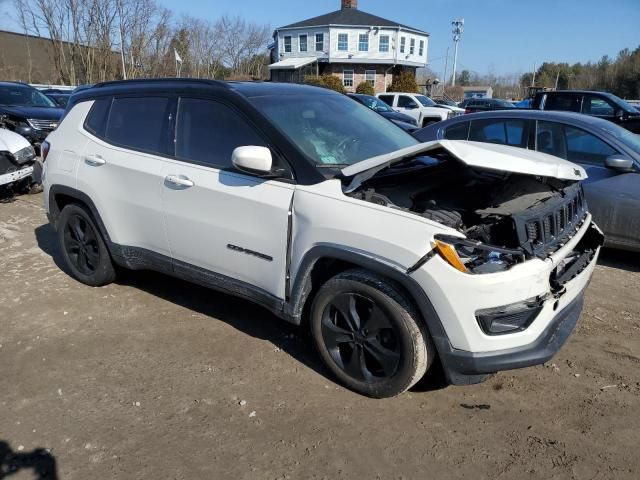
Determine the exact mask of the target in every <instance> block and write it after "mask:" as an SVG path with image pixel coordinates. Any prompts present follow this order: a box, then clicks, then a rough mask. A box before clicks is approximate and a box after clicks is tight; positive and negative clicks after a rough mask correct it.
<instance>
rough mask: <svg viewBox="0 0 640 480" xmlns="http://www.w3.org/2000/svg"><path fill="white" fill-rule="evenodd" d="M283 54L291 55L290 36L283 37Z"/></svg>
mask: <svg viewBox="0 0 640 480" xmlns="http://www.w3.org/2000/svg"><path fill="white" fill-rule="evenodd" d="M284 52H285V53H291V35H287V36H286V37H284Z"/></svg>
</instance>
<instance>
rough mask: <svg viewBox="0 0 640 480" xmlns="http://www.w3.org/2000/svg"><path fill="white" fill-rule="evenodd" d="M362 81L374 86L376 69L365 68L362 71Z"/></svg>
mask: <svg viewBox="0 0 640 480" xmlns="http://www.w3.org/2000/svg"><path fill="white" fill-rule="evenodd" d="M364 81H365V82H369V83H370V84H371V85H373V86H374V87H375V86H376V71H375V70H365V72H364Z"/></svg>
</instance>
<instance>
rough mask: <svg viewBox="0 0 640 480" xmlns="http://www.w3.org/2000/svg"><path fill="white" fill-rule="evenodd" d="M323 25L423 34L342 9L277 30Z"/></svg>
mask: <svg viewBox="0 0 640 480" xmlns="http://www.w3.org/2000/svg"><path fill="white" fill-rule="evenodd" d="M324 25H371V26H374V27H401V28H406V29H409V30H414V31H416V32H420V33H424V34H426V35H428V33H427V32H424V31H422V30H420V29H417V28H413V27H409V26H407V25H402V24H401V23H398V22H392V21H391V20H387V19H386V18H382V17H378V16H376V15H371V14H370V13H367V12H363V11H362V10H358V9H356V8H343V9H340V10H336V11H335V12H331V13H326V14H324V15H320V16H318V17H313V18H309V19H307V20H302V21H301V22H296V23H292V24H290V25H285V26H284V27H279V28H296V27H319V26H324Z"/></svg>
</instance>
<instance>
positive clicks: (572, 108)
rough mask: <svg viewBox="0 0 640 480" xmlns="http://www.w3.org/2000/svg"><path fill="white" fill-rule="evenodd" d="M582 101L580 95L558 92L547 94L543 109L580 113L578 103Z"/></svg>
mask: <svg viewBox="0 0 640 480" xmlns="http://www.w3.org/2000/svg"><path fill="white" fill-rule="evenodd" d="M581 103H582V96H581V95H572V94H558V95H547V101H546V102H545V104H544V109H545V110H563V111H566V112H578V113H580V104H581Z"/></svg>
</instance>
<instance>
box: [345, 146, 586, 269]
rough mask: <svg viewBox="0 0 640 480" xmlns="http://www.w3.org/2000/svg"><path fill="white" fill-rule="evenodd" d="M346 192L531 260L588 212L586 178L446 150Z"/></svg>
mask: <svg viewBox="0 0 640 480" xmlns="http://www.w3.org/2000/svg"><path fill="white" fill-rule="evenodd" d="M347 195H350V196H352V197H354V198H358V199H361V200H364V201H368V202H372V203H376V204H379V205H384V206H387V207H390V208H397V209H401V210H404V211H409V212H412V213H415V214H417V215H420V216H422V217H424V218H427V219H430V220H433V221H436V222H438V223H441V224H443V225H446V226H448V227H451V228H454V229H456V230H458V231H459V232H461V233H463V234H464V235H465V236H466V237H467V239H469V240H472V241H477V242H482V243H483V244H488V245H493V246H496V247H500V248H505V249H518V250H520V251H522V253H523V254H524V255H525V256H527V257H533V256H539V257H541V256H547V255H549V254H550V253H552V251H553V250H554V249H556V247H557V245H558V244H559V243H561V242H562V241H563V240H566V238H567V237H569V236H570V235H571V233H572V232H575V225H576V224H577V223H578V222H579V221H580V220H581V218H583V217H584V214H585V213H586V203H585V202H584V199H583V196H582V189H581V186H580V183H579V182H575V181H565V180H559V179H556V178H549V177H535V176H532V175H523V174H516V173H510V172H503V171H493V170H487V169H480V168H472V167H468V166H466V165H464V164H462V163H461V162H459V161H458V160H457V159H456V158H455V157H452V156H451V155H450V154H448V153H447V152H446V151H440V152H434V153H432V154H430V155H429V156H428V157H425V156H422V157H415V158H412V159H409V160H407V161H404V162H401V163H398V164H394V165H392V166H390V167H389V168H387V169H385V170H383V171H380V172H378V173H377V174H376V175H375V176H373V177H372V178H370V179H368V180H367V181H365V182H364V183H363V184H362V185H360V186H359V188H357V189H356V190H354V191H352V192H349V193H347Z"/></svg>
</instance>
